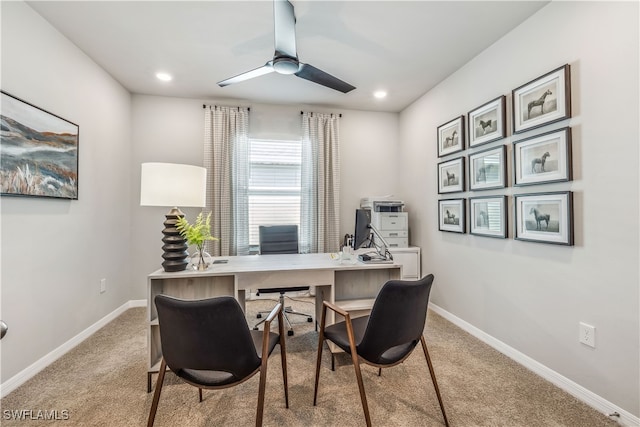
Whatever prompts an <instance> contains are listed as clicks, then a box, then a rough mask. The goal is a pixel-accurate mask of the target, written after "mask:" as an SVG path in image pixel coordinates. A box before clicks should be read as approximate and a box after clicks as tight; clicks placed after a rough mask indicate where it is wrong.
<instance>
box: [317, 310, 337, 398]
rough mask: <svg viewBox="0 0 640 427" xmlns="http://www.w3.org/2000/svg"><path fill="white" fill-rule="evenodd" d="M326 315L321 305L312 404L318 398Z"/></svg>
mask: <svg viewBox="0 0 640 427" xmlns="http://www.w3.org/2000/svg"><path fill="white" fill-rule="evenodd" d="M326 316H327V308H326V307H324V306H323V307H322V318H321V319H322V320H321V321H320V332H319V334H318V358H317V359H316V383H315V387H314V389H313V406H316V402H317V400H318V384H319V382H320V366H321V365H322V344H324V326H325V320H326ZM331 362H332V363H331V370H333V355H332V356H331Z"/></svg>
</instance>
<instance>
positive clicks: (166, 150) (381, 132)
mask: <svg viewBox="0 0 640 427" xmlns="http://www.w3.org/2000/svg"><path fill="white" fill-rule="evenodd" d="M204 103H206V104H207V105H211V104H215V101H212V100H207V101H203V100H197V99H184V98H169V97H158V96H147V95H133V97H132V151H131V153H132V155H131V159H130V167H131V182H132V184H131V200H130V203H131V227H132V231H131V234H132V241H131V248H132V259H131V261H132V265H131V266H132V284H133V289H134V295H135V298H146V276H147V275H148V274H149V273H151V272H152V271H155V270H157V269H158V268H160V267H161V266H160V264H161V262H162V258H161V255H162V242H161V238H162V228H163V225H162V222H163V221H164V214H165V213H166V212H167V211H168V209H166V208H160V207H157V208H156V207H146V206H145V207H141V206H140V184H139V182H140V164H141V163H143V162H151V161H157V162H172V163H187V164H193V165H200V166H201V165H203V160H202V154H203V140H204V113H203V111H202V105H203V104H204ZM221 105H237V104H230V103H229V102H224V103H221ZM240 105H244V106H249V107H250V108H251V112H250V114H249V134H250V136H251V137H255V138H272V139H277V138H282V139H296V138H300V137H301V134H302V126H301V122H302V119H301V116H300V111H301V110H305V111H315V112H335V113H342V119H341V121H340V139H341V158H342V159H341V160H342V173H341V181H342V191H341V194H340V203H341V208H340V212H341V218H342V222H341V230H342V231H341V234H346V233H353V227H354V218H355V209H356V208H357V207H358V206H359V203H360V198H361V197H363V196H368V195H372V194H375V195H379V194H390V193H392V192H393V190H394V189H396V188H398V178H397V177H398V173H397V170H395V168H394V167H393V165H395V164H396V163H397V162H396V158H397V156H398V151H397V139H398V115H397V114H395V113H380V112H365V111H355V110H339V111H338V110H335V111H334V110H329V109H326V108H323V107H312V106H305V105H268V104H240ZM183 211H184V212H185V214H186V215H187V217H191V218H193V217H194V216H195V215H196V214H197V212H198V209H197V208H195V209H194V208H187V209H183Z"/></svg>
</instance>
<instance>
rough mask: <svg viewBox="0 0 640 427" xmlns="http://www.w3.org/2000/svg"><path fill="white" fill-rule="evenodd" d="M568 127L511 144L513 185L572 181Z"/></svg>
mask: <svg viewBox="0 0 640 427" xmlns="http://www.w3.org/2000/svg"><path fill="white" fill-rule="evenodd" d="M571 152H572V150H571V128H570V127H565V128H562V129H558V130H554V131H551V132H545V133H542V134H539V135H534V136H531V137H529V138H524V139H520V140H518V141H514V142H513V185H514V186H516V187H521V186H527V185H536V184H548V183H554V182H566V181H571V180H572V179H573V168H572V158H571V156H572V154H571Z"/></svg>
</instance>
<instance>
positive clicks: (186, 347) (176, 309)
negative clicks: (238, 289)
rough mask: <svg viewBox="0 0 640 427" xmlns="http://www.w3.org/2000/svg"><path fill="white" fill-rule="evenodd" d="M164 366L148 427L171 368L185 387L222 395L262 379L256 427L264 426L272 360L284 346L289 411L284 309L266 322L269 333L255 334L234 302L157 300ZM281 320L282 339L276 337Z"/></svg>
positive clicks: (276, 310) (162, 297) (275, 311)
mask: <svg viewBox="0 0 640 427" xmlns="http://www.w3.org/2000/svg"><path fill="white" fill-rule="evenodd" d="M155 304H156V308H157V311H158V324H159V326H160V339H161V347H162V362H161V364H160V369H159V372H158V380H157V382H156V390H155V392H154V395H153V401H152V403H151V410H150V411H149V419H148V422H147V426H148V427H151V426H153V423H154V421H155V416H156V412H157V409H158V402H159V401H160V393H161V391H162V385H163V383H164V375H165V372H166V369H167V366H168V367H169V368H170V369H171V370H172V371H173V373H174V374H175V375H176V376H178V377H179V378H181V379H182V380H184V381H185V382H187V383H189V384H191V385H193V386H196V387H198V389H199V390H198V392H199V395H200V401H202V389H203V388H204V389H221V388H227V387H232V386H234V385H237V384H240V383H242V382H244V381H246V380H248V379H249V378H251V377H252V376H253V375H255V374H256V373H258V372H259V373H260V384H259V389H258V405H257V409H256V426H261V425H262V416H263V409H264V395H265V384H266V374H267V359H268V358H269V355H270V354H271V353H272V352H273V349H274V348H275V347H276V345H277V344H280V358H281V362H282V377H283V383H284V396H285V406H286V407H287V408H288V407H289V392H288V385H287V358H286V349H285V341H284V333H283V332H284V327H283V326H282V324H283V323H284V320H283V315H282V305H280V304H278V305H276V307H275V308H274V309H273V310H272V311H271V312H270V314H269V316H267V318H266V320H265V328H264V331H262V332H259V331H251V330H249V327H248V325H247V320H246V318H245V315H244V312H243V311H242V308H241V307H240V304H238V302H237V301H236V300H235V299H234V298H233V297H228V296H222V297H215V298H209V299H203V300H181V299H177V298H173V297H169V296H166V295H157V296H156V297H155ZM276 316H277V317H278V327H279V333H274V332H271V330H270V329H271V322H272V321H273V320H274V319H275V318H276Z"/></svg>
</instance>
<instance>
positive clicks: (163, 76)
mask: <svg viewBox="0 0 640 427" xmlns="http://www.w3.org/2000/svg"><path fill="white" fill-rule="evenodd" d="M156 77H157V78H158V79H159V80H162V81H163V82H169V81H171V80H173V77H172V76H171V74H167V73H156Z"/></svg>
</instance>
